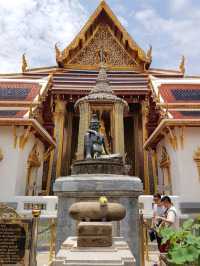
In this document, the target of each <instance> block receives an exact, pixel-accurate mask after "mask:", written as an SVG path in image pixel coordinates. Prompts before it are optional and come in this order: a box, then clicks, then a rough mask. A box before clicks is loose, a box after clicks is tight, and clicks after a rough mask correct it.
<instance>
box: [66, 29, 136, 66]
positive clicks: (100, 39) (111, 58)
mask: <svg viewBox="0 0 200 266" xmlns="http://www.w3.org/2000/svg"><path fill="white" fill-rule="evenodd" d="M102 49H103V51H104V57H105V58H104V62H105V63H106V65H108V66H109V65H111V66H124V67H125V66H126V67H127V66H132V67H133V66H137V63H136V62H135V61H134V59H132V58H131V56H130V55H129V54H128V53H127V52H126V50H125V49H124V48H123V47H122V45H121V44H120V43H119V42H118V41H117V39H116V38H115V37H114V36H113V34H112V32H111V30H110V29H109V27H108V26H107V25H103V24H100V25H99V27H98V28H97V30H96V31H95V33H94V35H93V37H92V38H91V39H90V41H89V42H88V43H87V44H86V46H85V47H84V48H83V49H82V50H81V51H80V52H79V53H78V54H77V56H76V57H75V58H73V59H72V61H70V62H69V65H70V64H72V65H76V64H80V65H86V66H89V65H99V63H100V51H101V50H102Z"/></svg>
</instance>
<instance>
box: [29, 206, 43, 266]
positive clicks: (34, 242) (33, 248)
mask: <svg viewBox="0 0 200 266" xmlns="http://www.w3.org/2000/svg"><path fill="white" fill-rule="evenodd" d="M40 214H41V210H40V209H39V208H38V206H37V205H35V206H33V210H32V215H33V228H32V244H31V259H30V266H37V237H38V226H39V220H40Z"/></svg>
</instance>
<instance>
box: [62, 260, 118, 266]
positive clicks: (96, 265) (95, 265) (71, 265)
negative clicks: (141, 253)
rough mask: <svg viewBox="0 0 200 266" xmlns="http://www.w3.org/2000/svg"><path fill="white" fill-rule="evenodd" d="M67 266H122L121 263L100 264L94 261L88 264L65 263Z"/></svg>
mask: <svg viewBox="0 0 200 266" xmlns="http://www.w3.org/2000/svg"><path fill="white" fill-rule="evenodd" d="M67 266H123V264H122V262H119V261H118V262H110V261H109V262H108V261H104V262H103V261H101V262H98V261H97V262H94V261H90V262H89V261H88V262H82V261H77V262H74V261H73V262H70V261H67Z"/></svg>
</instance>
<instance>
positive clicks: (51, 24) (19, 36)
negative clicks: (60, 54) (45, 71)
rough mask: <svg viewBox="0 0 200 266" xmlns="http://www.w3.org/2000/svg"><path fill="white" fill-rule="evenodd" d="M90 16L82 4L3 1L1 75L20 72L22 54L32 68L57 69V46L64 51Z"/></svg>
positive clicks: (54, 0)
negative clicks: (51, 66)
mask: <svg viewBox="0 0 200 266" xmlns="http://www.w3.org/2000/svg"><path fill="white" fill-rule="evenodd" d="M87 16H88V14H86V11H85V9H84V8H83V6H81V4H80V3H79V0H73V1H70V0H59V1H58V0H42V1H41V0H16V1H13V0H6V1H5V0H0V46H1V50H0V61H1V64H0V72H2V73H5V72H7V71H19V70H20V60H21V55H22V53H24V52H25V53H26V54H27V58H28V61H29V62H30V66H32V67H36V66H44V65H54V64H55V55H54V45H55V43H56V42H58V44H59V46H60V47H61V48H64V47H65V46H66V45H67V44H68V43H69V42H70V41H71V40H72V39H73V38H74V37H75V34H76V33H77V32H78V31H79V30H80V28H81V26H82V25H83V24H84V22H85V20H86V18H87Z"/></svg>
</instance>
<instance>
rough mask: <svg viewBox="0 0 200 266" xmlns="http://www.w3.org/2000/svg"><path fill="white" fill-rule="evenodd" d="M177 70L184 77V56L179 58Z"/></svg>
mask: <svg viewBox="0 0 200 266" xmlns="http://www.w3.org/2000/svg"><path fill="white" fill-rule="evenodd" d="M179 70H180V71H181V73H182V74H183V75H184V74H185V56H184V55H183V56H182V58H181V62H180V65H179Z"/></svg>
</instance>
